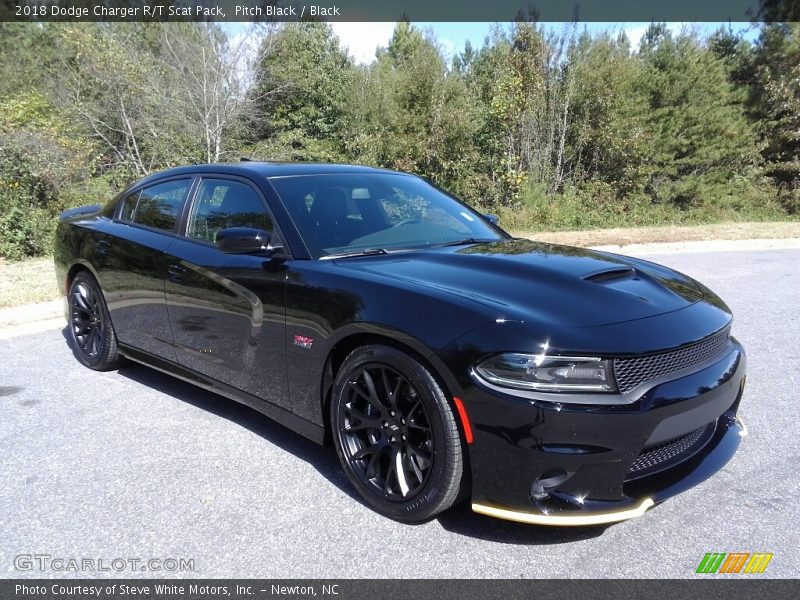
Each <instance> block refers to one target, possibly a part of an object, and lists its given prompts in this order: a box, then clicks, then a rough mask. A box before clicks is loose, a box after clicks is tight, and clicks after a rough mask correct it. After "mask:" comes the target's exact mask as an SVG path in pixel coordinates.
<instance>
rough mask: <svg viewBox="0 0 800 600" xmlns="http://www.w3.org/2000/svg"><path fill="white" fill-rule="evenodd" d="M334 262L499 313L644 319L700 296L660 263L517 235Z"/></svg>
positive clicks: (543, 318)
mask: <svg viewBox="0 0 800 600" xmlns="http://www.w3.org/2000/svg"><path fill="white" fill-rule="evenodd" d="M336 263H337V264H338V265H339V266H340V267H343V268H346V269H354V270H357V271H364V272H369V273H372V274H374V275H379V276H384V277H387V278H389V279H392V280H394V281H402V282H405V283H407V284H408V283H410V284H413V285H416V286H422V287H424V288H427V289H429V290H431V291H438V292H442V293H447V294H455V295H457V296H459V297H462V298H463V297H466V298H470V299H472V300H474V301H476V302H479V303H481V304H483V305H484V306H488V307H491V308H492V309H493V311H494V313H495V317H494V318H496V319H506V320H520V321H538V322H547V323H550V324H560V325H564V326H572V327H591V326H599V325H608V324H612V323H620V322H623V321H631V320H634V319H643V318H646V317H651V316H655V315H659V314H664V313H668V312H672V311H676V310H680V309H682V308H685V307H687V306H690V305H692V304H694V303H696V302H698V301H699V300H702V299H703V290H702V288H701V287H700V286H699V285H698V284H697V283H696V282H695V281H694V280H692V279H690V278H689V277H687V276H685V275H682V274H680V273H678V272H676V271H673V270H671V269H667V268H666V267H662V266H660V265H656V264H653V263H650V262H647V261H643V260H638V259H634V258H629V257H623V256H618V255H614V254H609V253H605V252H597V251H593V250H588V249H585V248H574V247H571V246H559V245H553V244H544V243H539V242H534V241H530V240H520V239H513V240H504V241H500V242H492V243H488V244H477V245H473V246H468V247H458V248H452V247H451V248H448V247H445V248H434V249H427V250H415V251H412V252H401V253H394V254H388V255H382V256H370V257H364V258H348V259H343V260H337V261H336ZM423 310H424V309H423Z"/></svg>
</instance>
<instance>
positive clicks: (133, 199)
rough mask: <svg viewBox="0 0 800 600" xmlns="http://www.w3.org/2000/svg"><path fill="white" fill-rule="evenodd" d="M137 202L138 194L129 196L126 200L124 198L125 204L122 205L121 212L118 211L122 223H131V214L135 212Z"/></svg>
mask: <svg viewBox="0 0 800 600" xmlns="http://www.w3.org/2000/svg"><path fill="white" fill-rule="evenodd" d="M137 202H139V192H136V193H135V194H131V195H130V196H128V197H127V198H125V202H124V204H123V205H122V210H121V211H120V215H119V217H120V219H122V220H123V221H133V214H134V213H135V212H136V203H137Z"/></svg>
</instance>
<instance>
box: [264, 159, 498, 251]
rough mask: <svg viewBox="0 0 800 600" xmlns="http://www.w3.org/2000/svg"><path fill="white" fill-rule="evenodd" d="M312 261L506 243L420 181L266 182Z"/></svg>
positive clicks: (337, 177) (365, 176)
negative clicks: (364, 253)
mask: <svg viewBox="0 0 800 600" xmlns="http://www.w3.org/2000/svg"><path fill="white" fill-rule="evenodd" d="M270 183H272V185H273V187H274V188H275V190H276V191H277V192H278V195H279V196H280V197H281V199H282V200H283V203H284V204H285V206H286V209H287V210H288V211H289V214H290V215H291V217H292V219H293V220H294V223H295V225H296V226H297V228H298V230H299V231H300V235H301V236H302V237H303V240H304V241H305V243H306V246H307V247H308V250H309V252H311V255H312V256H313V257H314V258H321V257H324V256H329V255H335V254H348V253H351V252H352V253H357V252H358V251H362V250H374V249H377V248H381V249H385V250H387V251H391V250H399V249H405V248H424V247H429V246H438V245H445V244H448V243H456V242H459V241H462V240H463V241H464V242H465V243H466V242H467V241H472V242H480V241H495V240H500V239H504V237H505V236H504V234H503V233H502V232H501V231H500V230H499V229H497V228H495V227H493V226H492V225H490V224H489V223H487V222H486V220H484V219H483V217H481V215H479V214H478V213H476V212H475V211H473V210H472V209H470V208H469V207H467V206H465V205H464V204H462V203H461V202H459V201H458V200H456V199H454V198H452V197H451V196H448V195H447V194H445V193H444V192H442V191H440V190H438V189H437V188H435V187H433V186H432V185H430V184H428V183H426V182H425V181H423V180H422V179H420V178H418V177H413V176H410V175H401V174H393V173H343V174H333V175H303V176H296V177H272V178H270Z"/></svg>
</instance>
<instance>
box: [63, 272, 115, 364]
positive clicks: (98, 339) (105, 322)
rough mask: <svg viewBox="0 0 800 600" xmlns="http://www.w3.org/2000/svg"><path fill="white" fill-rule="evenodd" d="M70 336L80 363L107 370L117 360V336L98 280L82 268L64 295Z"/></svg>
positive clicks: (73, 349)
mask: <svg viewBox="0 0 800 600" xmlns="http://www.w3.org/2000/svg"><path fill="white" fill-rule="evenodd" d="M67 303H68V304H69V323H68V324H67V326H68V328H69V339H70V342H71V344H72V351H73V353H74V354H75V358H77V359H78V360H79V361H80V362H81V364H83V365H84V366H87V367H89V368H90V369H94V370H95V371H110V370H112V369H116V368H117V367H119V364H120V356H119V351H118V347H117V336H116V334H115V333H114V326H113V325H112V324H111V317H109V314H108V308H107V307H106V302H105V299H104V298H103V292H102V291H101V289H100V285H99V284H98V283H97V280H96V279H95V278H94V277H92V275H91V274H90V273H88V272H87V271H81V272H79V273H78V274H77V275H75V278H74V279H73V280H72V285H70V287H69V293H68V295H67Z"/></svg>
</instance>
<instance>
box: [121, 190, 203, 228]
mask: <svg viewBox="0 0 800 600" xmlns="http://www.w3.org/2000/svg"><path fill="white" fill-rule="evenodd" d="M190 183H191V179H178V180H173V181H167V182H165V183H157V184H156V185H151V186H150V187H146V188H144V189H143V190H142V191H141V192H140V193H139V194H138V195H133V196H129V197H128V198H127V199H126V200H125V203H124V204H123V206H122V214H121V215H120V216H121V218H122V219H124V220H127V221H132V222H134V223H139V224H140V225H147V226H148V227H155V228H156V229H163V230H164V231H173V230H174V229H175V223H176V222H177V221H178V217H179V215H180V213H181V208H182V207H183V199H184V198H185V197H186V191H187V190H188V189H189V184H190ZM134 202H135V206H134V205H133V204H134Z"/></svg>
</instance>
